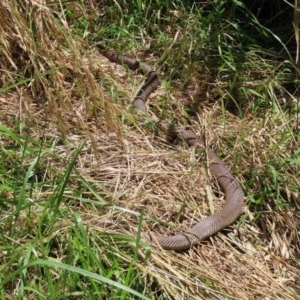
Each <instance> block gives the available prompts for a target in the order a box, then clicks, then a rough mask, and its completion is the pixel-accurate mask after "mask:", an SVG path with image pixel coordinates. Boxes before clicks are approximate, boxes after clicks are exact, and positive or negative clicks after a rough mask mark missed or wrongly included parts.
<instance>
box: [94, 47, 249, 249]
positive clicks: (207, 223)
mask: <svg viewBox="0 0 300 300" xmlns="http://www.w3.org/2000/svg"><path fill="white" fill-rule="evenodd" d="M98 49H99V51H100V53H101V54H102V55H103V56H105V57H106V58H108V59H109V60H110V61H111V62H114V63H117V64H120V65H125V66H127V67H128V68H130V69H131V70H134V71H137V72H139V73H141V74H144V75H147V80H146V82H145V83H144V85H143V86H142V87H141V88H140V90H139V91H138V93H137V95H136V97H135V98H134V100H133V104H134V106H135V107H136V108H137V109H139V110H141V111H143V112H144V113H147V108H146V100H147V98H148V97H149V95H150V94H151V93H152V92H153V91H154V90H155V89H156V88H157V86H158V83H159V80H158V76H157V73H156V72H155V71H153V70H152V68H151V67H150V66H149V65H147V64H145V63H140V62H139V61H137V60H136V59H133V58H130V57H128V56H124V55H117V54H116V53H115V52H113V51H110V50H107V49H106V48H104V47H103V46H101V45H98ZM176 134H177V135H179V136H181V137H182V138H183V139H184V140H185V141H186V143H187V144H188V145H189V146H195V147H199V148H203V147H204V142H203V140H202V139H201V138H199V137H198V136H197V135H195V134H194V133H193V132H191V131H189V130H176ZM207 159H208V166H209V170H210V172H211V174H212V175H213V176H214V177H215V178H216V180H217V182H218V184H219V186H220V187H221V189H222V190H223V192H224V194H225V204H224V206H223V208H222V209H221V210H220V211H218V212H216V213H214V214H212V215H210V216H208V217H206V218H204V219H202V220H200V221H199V222H198V223H197V224H196V225H194V226H193V227H192V228H191V229H189V230H187V231H185V232H181V233H179V234H177V235H173V236H164V235H152V234H151V235H150V234H144V235H143V237H144V238H145V239H147V240H148V241H152V240H153V241H155V242H158V243H159V245H160V246H161V247H162V248H163V249H167V250H187V249H189V248H191V247H192V246H194V245H197V244H199V242H200V241H202V240H204V239H206V238H208V237H210V236H212V235H214V234H215V233H217V232H218V231H220V230H221V229H223V228H224V227H227V226H228V225H230V224H231V223H233V222H234V221H235V220H236V219H237V218H238V217H239V216H240V214H241V213H242V210H243V206H244V192H243V190H242V188H241V186H240V184H239V182H238V181H237V180H236V179H235V178H234V176H233V175H232V174H231V173H230V171H229V170H228V169H227V168H226V167H225V166H224V164H223V163H222V161H221V160H220V159H219V158H218V156H217V155H216V154H215V153H214V152H213V151H212V150H208V152H207Z"/></svg>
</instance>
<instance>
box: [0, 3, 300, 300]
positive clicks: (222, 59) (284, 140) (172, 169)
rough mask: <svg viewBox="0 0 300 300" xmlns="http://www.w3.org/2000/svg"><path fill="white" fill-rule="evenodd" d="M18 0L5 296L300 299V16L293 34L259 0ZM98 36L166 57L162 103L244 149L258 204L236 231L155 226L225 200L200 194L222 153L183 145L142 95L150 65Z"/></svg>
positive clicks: (0, 151)
mask: <svg viewBox="0 0 300 300" xmlns="http://www.w3.org/2000/svg"><path fill="white" fill-rule="evenodd" d="M254 2H256V1H254ZM5 3H6V5H7V7H8V9H6V8H5V7H3V6H0V29H1V30H0V32H2V33H0V45H1V46H2V47H0V54H1V57H2V60H1V63H0V65H1V70H2V76H1V79H0V80H1V87H0V234H1V237H0V298H1V299H95V298H96V299H204V298H205V299H254V298H256V299H258V298H263V297H265V295H270V298H272V299H273V298H274V299H275V298H278V297H279V298H282V299H293V298H294V299H297V297H298V296H299V294H300V290H299V285H300V282H299V271H298V270H299V259H298V258H297V257H299V255H300V253H299V243H300V240H299V236H298V228H299V208H300V204H299V197H300V190H299V186H300V182H299V174H300V163H299V162H300V152H299V148H300V143H299V89H298V85H299V73H298V67H297V64H296V63H295V62H294V61H295V55H294V48H293V47H292V46H291V43H290V42H289V41H290V36H291V35H292V34H293V31H292V30H293V29H292V25H291V23H290V24H289V23H288V22H286V23H284V26H285V28H286V32H287V33H286V36H285V35H284V34H283V31H281V30H280V32H279V31H277V28H281V27H282V26H283V25H282V24H280V22H279V23H277V24H276V20H278V19H277V18H274V20H273V21H272V22H270V23H264V22H262V20H261V19H259V18H258V17H257V16H256V13H255V10H253V11H250V10H249V9H248V8H247V7H246V6H245V5H244V4H243V2H242V1H207V2H206V3H205V4H203V3H202V4H201V5H200V4H193V3H190V2H188V1H186V2H184V1H173V2H167V1H165V2H164V1H150V2H148V3H145V2H144V1H119V2H116V1H103V2H99V1H88V2H85V1H69V2H65V3H62V4H59V3H54V2H50V1H49V2H47V3H46V4H45V7H43V6H41V7H40V8H39V9H37V7H35V6H34V5H33V4H29V5H28V6H24V4H22V3H21V2H20V1H17V0H14V1H6V2H5ZM254 4H255V3H254ZM254 4H253V5H254ZM292 12H293V11H292ZM284 13H287V11H284ZM296 15H297V14H296ZM282 18H283V20H286V15H285V14H284V15H282ZM295 18H296V19H297V16H296V17H295ZM12 24H14V26H12ZM271 25H272V26H271ZM289 30H290V31H289ZM4 32H5V33H6V34H5V35H4V34H3V33H4ZM277 32H278V34H279V33H280V35H276V33H277ZM97 42H100V43H102V44H105V45H106V46H107V47H110V48H113V49H116V50H118V51H119V52H120V53H130V54H131V55H132V56H134V57H137V58H139V59H140V60H143V61H146V62H148V63H150V64H151V65H153V66H154V67H155V69H157V70H158V72H159V74H160V76H161V79H162V88H160V89H159V90H158V92H157V94H155V96H153V97H151V99H150V100H149V109H150V112H151V114H152V115H154V116H155V117H156V118H158V119H161V118H162V119H168V120H172V121H173V122H174V123H176V124H178V125H180V126H190V127H192V128H193V130H195V131H196V132H199V131H200V129H201V131H202V133H204V135H205V137H206V139H207V143H208V144H209V145H211V146H212V147H213V148H215V149H216V152H217V153H218V155H219V156H220V157H221V158H222V159H223V160H224V161H225V163H226V164H227V165H228V166H230V167H231V170H232V172H233V174H234V175H235V176H236V177H237V178H238V179H239V180H240V182H241V184H242V186H243V189H244V191H245V193H246V200H247V209H246V211H245V213H244V214H243V216H242V217H241V218H240V220H239V221H238V222H237V223H235V224H234V226H232V227H231V228H230V229H229V230H228V231H224V232H222V233H221V234H220V235H217V236H216V237H213V238H212V239H211V240H210V241H208V242H206V243H204V244H203V245H202V246H201V247H197V248H196V249H192V250H191V251H190V252H188V253H174V252H172V251H169V252H164V251H160V249H158V248H156V247H154V246H149V245H147V243H145V242H144V241H143V240H142V239H141V238H140V234H141V232H142V231H144V230H145V228H146V229H149V228H150V230H152V231H158V232H160V233H161V232H163V233H167V234H172V233H173V232H174V231H176V230H178V231H180V230H182V229H185V228H187V227H188V226H190V223H191V222H195V221H196V220H198V219H200V218H201V217H203V216H205V215H206V214H209V210H208V211H205V208H207V207H205V203H206V201H203V202H204V204H202V201H200V200H203V198H204V200H205V196H207V195H206V191H207V190H208V189H207V186H208V185H209V184H210V181H211V179H210V177H209V174H207V172H206V171H205V170H206V164H205V158H203V157H200V158H201V160H200V159H199V161H200V163H198V158H197V157H196V154H195V153H194V152H193V151H190V150H189V149H186V148H185V146H184V145H180V144H179V145H176V147H175V146H170V145H167V144H166V143H165V142H164V141H161V139H162V137H160V136H156V126H155V124H153V123H152V122H151V121H148V120H145V119H143V117H142V116H139V115H138V114H137V113H136V112H134V111H132V110H130V109H129V105H128V104H129V102H130V100H131V99H132V97H133V95H134V94H135V92H136V90H137V88H138V87H139V86H141V82H142V80H143V78H142V77H141V76H138V75H137V74H134V73H132V72H130V71H128V70H125V68H122V67H115V66H112V64H110V63H109V62H108V61H107V60H105V59H104V58H103V57H101V56H100V55H99V54H98V53H97V51H96V49H95V46H94V45H95V43H97ZM16 45H17V46H16ZM296 46H299V45H296ZM160 138H161V139H160ZM202 159H204V163H202V162H203V161H202ZM200 173H203V174H204V175H199V174H200ZM201 176H202V177H201ZM202 183H203V188H201V184H202ZM203 190H204V191H205V192H203ZM208 197H210V195H208ZM163 201H165V202H163ZM210 204H211V203H210ZM214 205H215V207H219V205H220V204H219V202H218V201H215V204H214ZM199 207H200V209H201V208H203V209H204V212H203V213H202V211H201V210H200V209H199ZM145 224H146V225H145ZM136 233H138V234H137V238H135V237H134V236H135V234H136ZM227 233H228V234H227ZM258 279H261V280H258Z"/></svg>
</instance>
